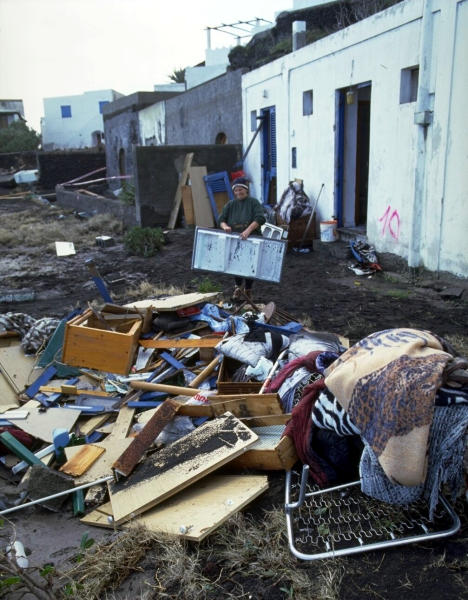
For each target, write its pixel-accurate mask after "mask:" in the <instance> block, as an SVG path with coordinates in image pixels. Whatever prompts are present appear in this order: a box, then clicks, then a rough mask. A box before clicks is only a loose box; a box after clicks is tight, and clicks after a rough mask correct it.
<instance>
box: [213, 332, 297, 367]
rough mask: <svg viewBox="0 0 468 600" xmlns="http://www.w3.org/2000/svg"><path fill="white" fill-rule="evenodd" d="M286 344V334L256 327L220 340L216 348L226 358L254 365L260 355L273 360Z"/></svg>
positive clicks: (287, 343)
mask: <svg viewBox="0 0 468 600" xmlns="http://www.w3.org/2000/svg"><path fill="white" fill-rule="evenodd" d="M288 345H289V339H288V337H287V336H285V335H282V334H280V333H277V332H275V331H267V330H265V329H263V328H259V327H258V328H256V329H253V331H249V332H248V333H245V334H244V333H242V334H238V335H233V336H231V337H228V338H226V339H224V340H222V341H221V342H219V344H218V345H217V346H216V350H217V351H218V352H220V353H221V354H223V355H224V356H227V357H228V358H233V359H235V360H238V361H239V362H242V363H246V364H248V365H250V366H251V367H255V366H256V365H257V363H258V361H259V360H260V358H261V357H262V356H264V357H266V358H269V359H270V360H272V361H275V360H276V359H277V358H278V356H279V354H280V353H281V352H282V351H283V350H285V349H286V348H287V347H288Z"/></svg>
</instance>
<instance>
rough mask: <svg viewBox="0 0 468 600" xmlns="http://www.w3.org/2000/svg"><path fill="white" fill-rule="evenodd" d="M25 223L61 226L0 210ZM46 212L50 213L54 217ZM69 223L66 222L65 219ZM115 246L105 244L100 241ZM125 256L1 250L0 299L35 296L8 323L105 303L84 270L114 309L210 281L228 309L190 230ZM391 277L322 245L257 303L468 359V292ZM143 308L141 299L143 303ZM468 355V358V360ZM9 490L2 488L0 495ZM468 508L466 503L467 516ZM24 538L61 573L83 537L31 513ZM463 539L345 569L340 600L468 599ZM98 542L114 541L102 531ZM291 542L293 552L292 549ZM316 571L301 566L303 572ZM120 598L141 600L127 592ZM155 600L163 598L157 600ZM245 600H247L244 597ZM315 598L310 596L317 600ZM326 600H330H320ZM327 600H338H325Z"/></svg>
mask: <svg viewBox="0 0 468 600" xmlns="http://www.w3.org/2000/svg"><path fill="white" fill-rule="evenodd" d="M22 211H36V212H37V214H38V216H39V217H42V218H43V219H44V220H47V219H57V218H58V217H57V215H56V214H55V213H54V215H53V216H50V211H49V209H48V208H47V207H46V206H38V205H37V204H36V203H34V202H30V201H25V200H23V201H21V203H19V202H18V201H10V200H8V201H6V200H0V220H1V221H2V223H3V225H5V223H6V222H8V223H9V224H10V225H11V227H12V228H14V227H15V226H16V225H17V224H18V223H21V220H22V219H23V218H24V214H25V213H24V212H22ZM48 211H49V212H48ZM64 214H65V213H64ZM73 219H76V217H75V216H73V215H71V214H65V216H64V217H63V218H61V220H60V225H61V227H62V231H63V237H62V240H64V241H68V238H67V227H68V224H69V223H72V222H73ZM100 233H101V234H102V235H106V234H107V233H108V232H106V231H102V232H100ZM113 237H114V238H115V241H116V244H115V245H114V246H112V247H108V248H100V247H97V246H96V245H94V244H89V245H86V244H82V243H79V241H78V242H76V243H75V246H76V248H77V253H76V254H75V255H73V256H69V257H57V256H56V255H55V252H54V250H53V249H51V247H50V245H49V246H47V247H44V249H42V250H41V249H36V251H35V252H32V251H31V250H30V249H26V248H22V247H14V248H10V247H7V246H5V245H4V246H2V245H1V244H0V297H2V298H3V299H5V297H6V296H8V294H18V293H20V292H34V294H35V298H34V300H33V301H27V302H11V301H3V302H1V303H0V314H1V313H6V312H9V311H12V312H24V313H27V314H29V315H31V316H33V317H37V318H39V317H43V316H49V317H51V316H55V317H63V316H65V315H67V314H69V313H70V312H71V311H72V310H73V309H74V308H76V307H77V306H81V307H85V306H86V304H87V302H91V301H94V300H96V299H98V300H99V294H98V292H97V289H96V287H95V285H94V283H93V282H92V280H91V276H90V272H89V270H88V268H87V266H86V264H85V261H86V260H87V259H89V258H92V259H93V260H94V262H95V264H96V266H97V267H98V269H99V272H100V274H101V276H102V277H103V278H104V279H105V281H106V283H107V285H108V288H109V291H110V293H111V295H112V297H113V299H114V301H115V302H116V303H124V302H127V301H130V300H134V299H135V297H134V296H131V294H130V293H129V292H130V291H131V290H132V289H135V288H137V287H138V286H139V285H140V284H141V283H142V282H143V281H147V282H149V283H150V284H161V285H164V286H167V285H169V284H172V285H176V286H180V287H183V288H184V290H185V291H186V292H190V291H196V290H197V289H198V288H199V286H200V284H201V282H202V281H203V280H206V278H207V277H208V278H209V279H210V280H211V281H212V282H216V283H218V284H219V285H220V286H221V287H222V290H223V294H224V296H225V298H226V299H228V298H229V295H230V292H231V291H232V288H233V281H232V278H231V277H228V276H225V275H218V274H215V273H202V272H199V271H193V270H192V269H191V255H192V247H193V230H192V229H176V230H174V231H170V232H168V233H167V235H166V242H167V243H166V245H165V246H164V248H163V249H162V250H161V252H159V253H158V254H157V255H156V256H154V257H151V258H140V257H136V256H129V255H128V254H127V253H126V251H125V249H124V246H123V243H122V236H119V235H115V234H113ZM379 260H380V263H381V265H382V267H383V271H382V272H381V273H376V274H375V275H373V276H370V277H367V276H364V277H359V276H356V275H355V274H354V273H353V272H352V271H351V270H350V269H349V268H348V264H349V263H350V262H351V258H350V256H349V254H348V247H347V244H346V243H345V242H335V243H328V244H326V243H321V242H319V241H316V242H315V244H314V249H313V251H312V252H310V253H308V254H296V253H294V252H291V251H290V252H288V253H287V255H286V258H285V261H284V266H283V271H282V277H281V283H279V284H273V283H267V282H260V281H258V282H256V283H255V286H254V300H255V301H257V302H263V303H266V302H269V301H274V302H275V303H276V304H277V306H278V307H279V308H281V309H282V310H284V311H287V312H288V313H290V314H291V315H293V316H294V317H295V318H296V319H297V320H299V321H303V322H304V321H306V322H307V325H308V327H309V328H312V329H316V330H322V331H331V332H336V333H339V334H341V335H343V336H346V337H348V338H349V340H350V343H351V344H353V343H355V342H356V341H358V340H359V339H361V338H363V337H365V336H366V335H368V334H370V333H372V332H375V331H379V330H382V329H387V328H393V327H400V326H406V327H414V328H420V329H428V330H430V331H432V332H434V333H436V334H438V335H440V336H443V337H446V338H448V339H449V341H451V342H452V344H454V345H455V346H457V345H458V348H459V349H461V350H463V349H466V348H467V347H468V344H467V336H468V311H467V303H468V282H467V281H466V280H462V279H458V278H455V277H453V276H449V275H447V274H441V275H440V276H439V277H437V276H436V275H435V274H433V273H427V272H425V271H424V270H418V272H416V273H410V272H409V271H408V269H407V268H406V266H405V263H404V261H402V260H401V259H399V258H398V257H396V256H394V255H390V254H386V255H381V256H379ZM141 299H142V298H141ZM465 351H466V350H465ZM271 479H272V481H271V490H270V492H268V494H267V495H266V496H264V497H263V498H261V499H260V500H257V501H256V503H255V505H254V506H253V507H251V508H250V509H249V510H253V511H254V512H255V511H259V510H261V509H262V507H263V506H268V507H269V506H271V505H276V506H280V505H281V503H282V502H283V490H284V483H283V477H282V475H281V476H272V478H271ZM2 485H4V484H3V483H2V481H1V480H0V486H2ZM465 509H466V502H465V501H463V500H459V502H458V504H457V510H458V512H459V513H463V512H464V511H465ZM13 521H14V522H15V524H16V526H17V528H18V532H19V534H20V536H19V537H21V536H24V537H25V542H24V543H25V545H27V546H28V547H30V548H31V549H32V550H33V554H32V555H31V559H32V560H34V559H35V558H37V559H38V560H39V561H40V560H42V561H44V558H45V557H49V558H50V560H53V561H54V560H56V561H60V560H62V559H63V558H64V557H67V556H69V555H70V553H71V552H73V549H75V550H76V546H77V544H78V545H79V540H80V537H81V535H82V534H83V533H84V531H85V528H84V527H83V526H82V525H81V524H80V523H79V522H78V520H77V519H74V518H73V517H72V516H71V514H70V513H66V514H65V513H64V514H59V515H56V514H51V513H47V512H46V511H45V510H43V509H40V508H37V509H29V510H28V511H25V512H22V513H21V512H19V513H16V515H15V517H14V518H13ZM462 521H463V523H462V529H461V531H460V532H459V533H458V534H456V535H455V536H453V537H452V538H449V539H448V540H446V541H443V540H442V541H440V542H437V541H434V542H427V543H424V544H422V543H421V544H415V545H411V546H406V547H402V548H397V549H393V550H390V551H387V552H381V551H376V552H372V553H368V554H365V555H357V556H356V557H350V558H346V559H343V561H344V563H343V564H345V565H346V573H345V575H344V577H343V578H342V580H341V585H340V588H339V591H338V592H337V595H336V596H334V597H336V598H343V599H354V598H356V599H357V598H360V599H361V600H362V599H367V598H369V599H371V598H372V599H373V598H384V599H388V600H393V599H395V600H396V599H397V598H398V599H399V598H400V597H401V596H405V597H407V598H412V599H413V598H414V599H419V598H421V599H423V598H424V600H431V599H436V598H437V599H439V598H445V599H456V598H457V599H458V598H461V597H463V596H464V595H465V594H466V592H467V579H466V566H467V565H468V560H467V541H468V520H467V519H466V516H462ZM92 535H93V537H94V538H96V539H97V538H99V537H100V536H102V535H106V532H105V531H104V530H103V531H102V532H101V530H98V529H96V530H93V531H92ZM286 543H287V542H286V540H285V544H286ZM308 568H312V567H309V565H308V564H304V563H300V562H298V570H304V569H308ZM245 583H246V585H247V588H246V586H244V589H249V590H250V592H251V596H250V597H251V598H288V597H289V598H291V597H294V596H291V595H290V594H289V592H288V591H287V590H286V591H285V590H284V589H283V588H281V587H280V586H279V584H278V585H273V584H272V582H265V581H254V580H252V581H251V582H245ZM129 590H131V587H130V588H128V587H127V592H125V594H124V595H123V596H120V597H127V598H133V597H135V598H136V597H140V596H138V595H137V594H136V592H135V591H133V592H132V591H129ZM154 597H155V598H156V597H158V596H154ZM245 597H247V596H245ZM311 597H312V596H311ZM323 597H325V596H323ZM326 597H330V596H326Z"/></svg>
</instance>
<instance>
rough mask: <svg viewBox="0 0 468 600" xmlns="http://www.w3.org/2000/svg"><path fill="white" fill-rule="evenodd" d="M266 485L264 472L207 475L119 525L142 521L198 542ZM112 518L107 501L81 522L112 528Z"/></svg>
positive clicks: (154, 527) (149, 525)
mask: <svg viewBox="0 0 468 600" xmlns="http://www.w3.org/2000/svg"><path fill="white" fill-rule="evenodd" d="M267 489H268V478H267V477H266V476H265V475H239V476H236V475H234V476H233V475H210V476H208V477H205V478H204V479H202V480H201V481H199V482H198V483H197V485H196V486H192V487H190V488H188V489H186V490H184V491H182V492H180V493H179V494H177V495H176V496H173V497H172V498H169V499H168V500H166V501H165V502H163V503H161V504H160V505H158V506H157V507H155V508H152V509H151V510H149V511H147V512H145V513H144V514H142V515H139V516H138V517H136V518H135V519H132V520H131V521H129V522H127V523H124V524H123V528H128V527H132V526H134V525H142V526H143V527H145V528H146V529H148V530H149V531H154V532H155V533H159V532H165V533H169V534H171V535H177V536H180V537H181V538H185V539H188V540H192V541H195V542H200V541H201V540H202V539H204V538H205V537H207V536H208V535H209V534H210V533H212V532H213V531H214V530H215V529H217V528H218V527H219V526H220V525H222V524H223V523H224V522H225V521H226V520H227V519H228V518H229V517H230V516H231V515H233V514H235V513H236V512H238V511H240V510H242V509H243V508H244V507H245V506H246V505H247V504H248V503H249V502H252V500H254V499H255V498H257V496H259V495H260V494H261V493H263V492H264V491H265V490H267ZM113 519H114V515H113V513H112V505H111V503H110V502H107V503H106V504H103V505H102V506H100V507H98V508H97V509H96V510H94V511H93V512H91V513H89V514H88V515H86V517H83V518H82V519H81V522H82V523H86V524H87V525H96V526H98V527H109V528H113V526H114V523H113Z"/></svg>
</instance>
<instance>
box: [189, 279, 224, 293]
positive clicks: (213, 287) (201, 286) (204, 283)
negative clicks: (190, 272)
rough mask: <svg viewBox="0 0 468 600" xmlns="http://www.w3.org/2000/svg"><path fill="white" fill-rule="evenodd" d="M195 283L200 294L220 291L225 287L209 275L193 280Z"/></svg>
mask: <svg viewBox="0 0 468 600" xmlns="http://www.w3.org/2000/svg"><path fill="white" fill-rule="evenodd" d="M192 283H193V285H195V286H196V287H197V292H200V294H209V293H210V292H220V291H221V290H222V289H223V288H222V287H221V286H220V285H219V283H217V282H216V281H213V280H212V279H210V278H209V277H203V278H202V279H194V280H193V281H192Z"/></svg>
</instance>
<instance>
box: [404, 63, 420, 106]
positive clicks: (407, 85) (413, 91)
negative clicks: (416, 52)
mask: <svg viewBox="0 0 468 600" xmlns="http://www.w3.org/2000/svg"><path fill="white" fill-rule="evenodd" d="M418 84H419V67H418V66H416V67H408V68H407V69H402V70H401V78H400V104H406V103H407V102H416V100H417V99H418Z"/></svg>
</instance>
